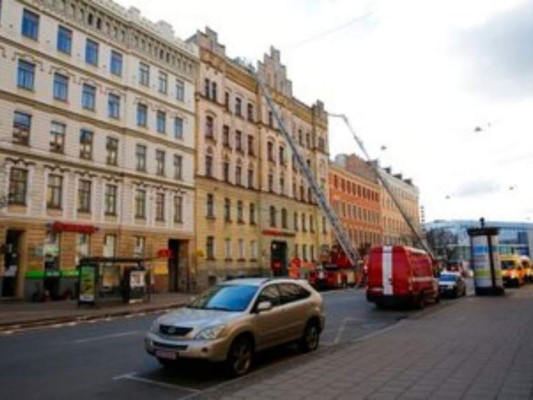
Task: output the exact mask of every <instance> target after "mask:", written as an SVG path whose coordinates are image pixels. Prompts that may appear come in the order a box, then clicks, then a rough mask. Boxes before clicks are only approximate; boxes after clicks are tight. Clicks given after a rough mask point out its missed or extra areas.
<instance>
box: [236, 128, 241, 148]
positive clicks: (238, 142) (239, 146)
mask: <svg viewBox="0 0 533 400" xmlns="http://www.w3.org/2000/svg"><path fill="white" fill-rule="evenodd" d="M235 149H236V150H237V151H242V132H241V131H235Z"/></svg>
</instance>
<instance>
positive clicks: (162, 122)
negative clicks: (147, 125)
mask: <svg viewBox="0 0 533 400" xmlns="http://www.w3.org/2000/svg"><path fill="white" fill-rule="evenodd" d="M166 131H167V114H166V113H165V112H164V111H160V110H158V111H157V132H159V133H166Z"/></svg>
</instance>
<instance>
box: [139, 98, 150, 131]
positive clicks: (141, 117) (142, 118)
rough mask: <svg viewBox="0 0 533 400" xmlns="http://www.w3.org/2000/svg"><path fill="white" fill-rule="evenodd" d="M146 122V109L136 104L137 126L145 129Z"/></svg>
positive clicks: (144, 106)
mask: <svg viewBox="0 0 533 400" xmlns="http://www.w3.org/2000/svg"><path fill="white" fill-rule="evenodd" d="M147 122H148V107H146V104H141V103H139V104H137V125H138V126H143V127H146V125H147Z"/></svg>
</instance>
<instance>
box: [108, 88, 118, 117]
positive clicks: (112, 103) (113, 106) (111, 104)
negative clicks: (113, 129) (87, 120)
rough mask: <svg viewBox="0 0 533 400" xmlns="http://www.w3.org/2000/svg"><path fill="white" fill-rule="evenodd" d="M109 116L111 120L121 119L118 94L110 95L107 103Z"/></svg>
mask: <svg viewBox="0 0 533 400" xmlns="http://www.w3.org/2000/svg"><path fill="white" fill-rule="evenodd" d="M107 115H108V116H109V118H115V119H118V118H120V97H119V96H117V95H116V94H113V93H109V97H108V101H107Z"/></svg>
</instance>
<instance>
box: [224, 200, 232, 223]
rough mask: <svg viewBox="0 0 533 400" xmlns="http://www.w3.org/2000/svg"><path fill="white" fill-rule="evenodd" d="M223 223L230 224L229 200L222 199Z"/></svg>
mask: <svg viewBox="0 0 533 400" xmlns="http://www.w3.org/2000/svg"><path fill="white" fill-rule="evenodd" d="M224 222H231V200H230V199H227V198H226V199H224Z"/></svg>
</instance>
